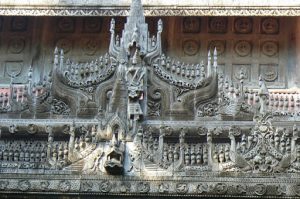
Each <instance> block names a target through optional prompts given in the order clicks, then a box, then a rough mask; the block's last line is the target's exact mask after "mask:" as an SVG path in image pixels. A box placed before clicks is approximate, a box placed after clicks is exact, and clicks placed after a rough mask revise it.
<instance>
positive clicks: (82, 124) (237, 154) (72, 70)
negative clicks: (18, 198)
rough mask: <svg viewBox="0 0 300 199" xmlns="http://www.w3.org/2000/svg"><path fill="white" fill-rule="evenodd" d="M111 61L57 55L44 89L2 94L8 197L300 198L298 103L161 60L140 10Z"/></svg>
mask: <svg viewBox="0 0 300 199" xmlns="http://www.w3.org/2000/svg"><path fill="white" fill-rule="evenodd" d="M115 27H116V22H115V21H114V19H112V20H111V24H110V34H111V37H110V44H109V46H108V47H107V53H106V54H104V55H99V58H97V59H95V60H90V61H88V62H86V63H77V62H76V61H72V57H66V56H65V54H64V51H63V50H62V49H59V48H56V49H53V51H54V56H53V68H52V70H51V72H50V73H49V74H47V75H45V76H44V77H41V78H40V80H38V81H37V80H35V78H33V72H34V71H33V70H34V69H33V68H32V67H29V71H28V77H27V81H26V83H19V82H17V81H14V78H15V75H14V74H11V83H10V84H9V85H7V86H2V87H1V90H0V92H1V93H0V112H1V118H0V129H1V139H0V168H1V169H0V176H1V179H0V193H3V194H4V193H5V194H10V193H20V192H21V193H27V194H32V193H39V194H62V195H69V196H72V195H74V194H79V195H80V194H82V195H89V194H90V195H100V196H104V197H105V196H117V195H124V196H128V195H135V196H136V195H138V196H141V195H143V196H149V197H150V196H153V197H158V196H169V197H182V196H193V197H195V196H203V197H204V196H216V195H219V196H232V197H234V196H236V197H250V196H253V197H254V196H270V197H275V196H276V197H277V196H282V197H297V196H300V178H299V177H300V175H299V172H300V145H299V139H298V138H299V127H298V125H299V122H300V116H299V114H300V98H299V97H300V96H299V94H297V93H296V92H294V93H283V94H282V93H281V94H278V93H277V92H276V91H269V90H268V88H267V86H266V84H265V82H264V81H265V80H266V77H265V78H262V77H261V78H260V79H259V82H258V83H257V86H258V88H259V89H254V90H249V89H248V88H246V86H245V85H244V80H245V78H246V75H245V74H244V71H242V70H241V71H240V73H239V77H238V79H239V81H238V82H231V80H228V79H227V78H224V77H223V74H222V72H220V70H219V67H218V52H217V49H212V50H211V51H208V52H207V53H208V54H207V58H205V59H203V60H199V62H198V63H183V62H182V61H180V58H179V57H178V58H176V57H173V58H171V57H169V56H168V55H167V54H166V52H163V51H162V45H163V44H162V39H161V33H162V31H163V21H162V20H158V21H157V33H156V35H150V33H149V31H148V25H147V23H145V17H144V15H143V7H142V5H141V1H140V0H133V2H132V5H131V9H130V14H129V16H128V17H127V22H126V24H125V26H124V29H123V31H122V32H121V34H120V35H119V34H117V33H116V31H115Z"/></svg>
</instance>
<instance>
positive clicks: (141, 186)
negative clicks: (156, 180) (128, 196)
mask: <svg viewBox="0 0 300 199" xmlns="http://www.w3.org/2000/svg"><path fill="white" fill-rule="evenodd" d="M136 189H137V191H138V192H139V193H148V192H149V191H150V184H149V183H148V182H139V183H137V187H136Z"/></svg>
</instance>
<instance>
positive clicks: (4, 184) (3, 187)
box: [0, 181, 9, 190]
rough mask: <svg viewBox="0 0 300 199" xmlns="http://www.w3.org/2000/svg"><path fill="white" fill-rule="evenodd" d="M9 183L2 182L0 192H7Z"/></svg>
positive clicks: (0, 182)
mask: <svg viewBox="0 0 300 199" xmlns="http://www.w3.org/2000/svg"><path fill="white" fill-rule="evenodd" d="M8 184H9V182H8V181H0V190H5V189H6V188H7V186H8Z"/></svg>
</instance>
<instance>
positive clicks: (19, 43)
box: [8, 38, 25, 54]
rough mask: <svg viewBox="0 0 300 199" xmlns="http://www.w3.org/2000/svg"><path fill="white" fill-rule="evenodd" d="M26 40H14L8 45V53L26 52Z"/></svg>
mask: <svg viewBox="0 0 300 199" xmlns="http://www.w3.org/2000/svg"><path fill="white" fill-rule="evenodd" d="M24 47H25V40H24V39H22V38H13V39H11V40H10V41H9V43H8V52H9V53H13V54H19V53H21V52H22V51H23V50H24Z"/></svg>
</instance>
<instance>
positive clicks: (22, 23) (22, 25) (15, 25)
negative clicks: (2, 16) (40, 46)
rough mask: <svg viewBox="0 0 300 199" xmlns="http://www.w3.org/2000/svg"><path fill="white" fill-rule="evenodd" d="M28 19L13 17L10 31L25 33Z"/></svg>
mask: <svg viewBox="0 0 300 199" xmlns="http://www.w3.org/2000/svg"><path fill="white" fill-rule="evenodd" d="M27 23H28V18H27V17H14V18H12V21H11V30H12V31H26V29H27Z"/></svg>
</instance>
